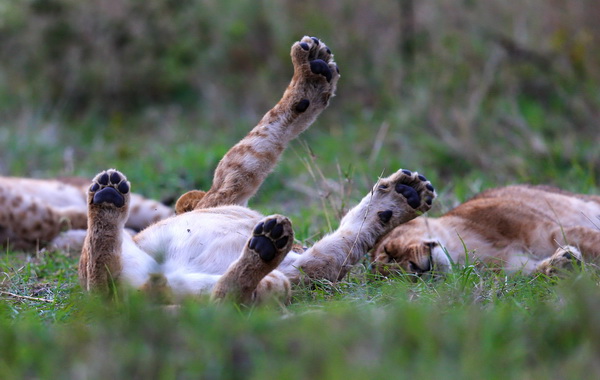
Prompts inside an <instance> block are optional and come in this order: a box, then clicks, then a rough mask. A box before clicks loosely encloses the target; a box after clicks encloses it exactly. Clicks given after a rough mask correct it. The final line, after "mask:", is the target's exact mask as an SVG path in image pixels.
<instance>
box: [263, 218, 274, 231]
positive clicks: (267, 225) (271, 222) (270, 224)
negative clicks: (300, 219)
mask: <svg viewBox="0 0 600 380" xmlns="http://www.w3.org/2000/svg"><path fill="white" fill-rule="evenodd" d="M276 224H277V219H269V220H267V222H266V223H265V225H264V229H265V233H269V232H271V230H272V229H273V227H275V225H276Z"/></svg>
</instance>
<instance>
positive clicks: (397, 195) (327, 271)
mask: <svg viewBox="0 0 600 380" xmlns="http://www.w3.org/2000/svg"><path fill="white" fill-rule="evenodd" d="M434 198H435V191H434V189H433V186H431V183H430V182H429V181H427V179H426V178H425V177H423V176H422V175H419V173H417V172H411V171H409V170H399V171H398V172H396V173H394V174H392V175H391V176H389V177H387V178H384V179H381V180H380V181H379V182H378V183H377V184H376V185H375V187H374V188H373V190H372V191H371V192H370V193H369V194H368V195H367V196H365V197H364V198H363V199H362V201H361V202H360V203H359V204H358V205H357V206H356V207H354V208H353V209H352V210H350V211H349V212H348V214H347V215H346V216H344V218H343V219H342V220H341V222H340V226H339V228H338V229H337V231H335V232H334V233H332V234H331V235H328V236H325V237H324V238H323V239H321V240H320V241H318V242H317V243H316V244H315V245H314V246H313V247H311V248H309V249H308V250H307V251H306V252H304V253H303V254H302V255H300V257H299V258H298V259H297V260H296V261H295V262H293V263H291V264H290V265H286V267H285V268H280V270H281V271H282V272H283V273H284V274H286V275H287V276H288V278H289V279H290V280H291V281H292V282H299V281H301V280H302V279H303V278H306V277H308V278H309V279H313V280H315V279H316V280H318V279H324V280H329V281H338V280H340V279H341V278H343V277H344V275H345V274H346V273H347V272H348V270H349V269H350V268H351V267H352V266H353V265H355V264H356V263H358V261H359V260H360V259H361V258H362V257H363V256H364V255H365V254H366V253H367V252H368V251H369V250H370V249H371V248H373V246H374V245H375V243H376V242H377V240H379V238H381V237H382V236H384V235H385V234H387V233H388V232H389V231H391V230H392V229H394V228H395V227H397V226H398V225H400V224H402V223H406V222H408V221H409V220H411V219H414V218H416V217H417V216H419V215H421V214H423V213H425V212H427V211H428V210H429V209H430V208H431V203H432V201H433V199H434Z"/></svg>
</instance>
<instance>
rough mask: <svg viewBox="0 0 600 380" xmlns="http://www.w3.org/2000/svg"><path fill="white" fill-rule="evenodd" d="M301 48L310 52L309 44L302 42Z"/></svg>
mask: <svg viewBox="0 0 600 380" xmlns="http://www.w3.org/2000/svg"><path fill="white" fill-rule="evenodd" d="M300 47H301V48H302V49H303V50H308V44H307V43H306V42H300Z"/></svg>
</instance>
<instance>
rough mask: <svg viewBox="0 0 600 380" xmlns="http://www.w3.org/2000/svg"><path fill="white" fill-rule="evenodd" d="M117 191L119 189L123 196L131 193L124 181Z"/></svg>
mask: <svg viewBox="0 0 600 380" xmlns="http://www.w3.org/2000/svg"><path fill="white" fill-rule="evenodd" d="M117 189H119V192H120V193H121V194H127V193H128V192H129V184H128V183H127V182H126V181H123V182H121V183H120V184H119V186H117Z"/></svg>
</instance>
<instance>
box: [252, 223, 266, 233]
mask: <svg viewBox="0 0 600 380" xmlns="http://www.w3.org/2000/svg"><path fill="white" fill-rule="evenodd" d="M264 225H265V224H264V223H263V222H260V223H258V225H257V226H256V227H254V235H261V234H262V233H263V226H264Z"/></svg>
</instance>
